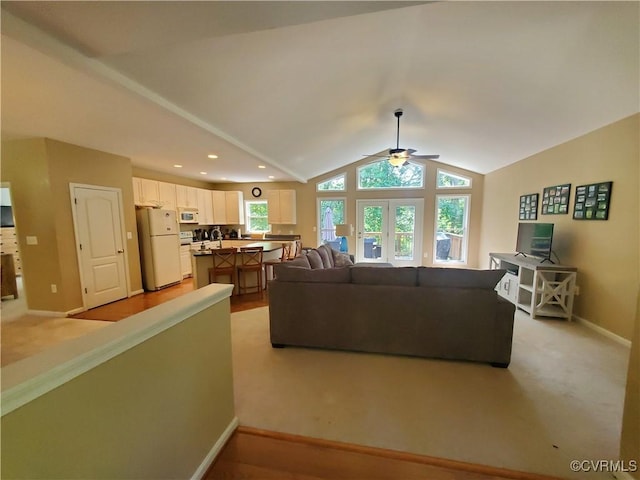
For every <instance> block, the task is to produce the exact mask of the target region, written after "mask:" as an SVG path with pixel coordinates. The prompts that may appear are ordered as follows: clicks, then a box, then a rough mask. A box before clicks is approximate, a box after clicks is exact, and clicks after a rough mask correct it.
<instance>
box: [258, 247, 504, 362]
mask: <svg viewBox="0 0 640 480" xmlns="http://www.w3.org/2000/svg"><path fill="white" fill-rule="evenodd" d="M318 257H320V262H318ZM351 263H352V262H351V260H350V259H349V258H348V256H344V254H339V253H338V252H335V251H332V250H331V249H330V248H322V247H320V248H318V249H317V250H313V251H310V252H307V254H306V255H304V256H302V257H298V258H296V259H295V260H293V261H291V262H287V263H284V264H282V265H276V268H275V274H276V278H275V279H274V280H272V281H271V282H270V283H269V321H270V335H271V343H272V345H273V346H274V347H284V346H299V347H316V348H327V349H338V350H351V351H358V352H372V353H387V354H399V355H411V356H420V357H431V358H441V359H450V360H468V361H476V362H488V363H490V364H491V365H493V366H497V367H507V366H508V365H509V362H510V359H511V341H512V333H513V316H514V311H515V307H514V306H513V304H511V303H510V302H507V301H505V300H503V299H502V298H500V297H499V296H498V295H497V293H496V292H495V290H494V287H495V285H496V284H497V283H498V281H499V280H500V279H501V278H502V276H503V275H504V273H505V272H504V271H502V270H465V269H450V268H429V267H388V268H377V267H374V266H370V265H362V266H361V265H352V264H351Z"/></svg>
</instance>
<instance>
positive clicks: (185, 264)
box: [180, 245, 191, 278]
mask: <svg viewBox="0 0 640 480" xmlns="http://www.w3.org/2000/svg"><path fill="white" fill-rule="evenodd" d="M180 269H181V271H182V278H187V277H190V276H191V245H180Z"/></svg>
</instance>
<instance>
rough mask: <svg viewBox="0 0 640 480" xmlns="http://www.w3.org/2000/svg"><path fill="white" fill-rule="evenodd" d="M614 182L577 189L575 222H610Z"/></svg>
mask: <svg viewBox="0 0 640 480" xmlns="http://www.w3.org/2000/svg"><path fill="white" fill-rule="evenodd" d="M612 186H613V182H601V183H591V184H589V185H580V186H579V187H576V199H575V203H574V204H573V219H574V220H608V219H609V202H610V201H611V187H612Z"/></svg>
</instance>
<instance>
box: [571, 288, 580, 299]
mask: <svg viewBox="0 0 640 480" xmlns="http://www.w3.org/2000/svg"><path fill="white" fill-rule="evenodd" d="M573 294H574V295H575V296H576V297H577V296H578V295H580V286H579V285H576V286H575V287H574V288H573Z"/></svg>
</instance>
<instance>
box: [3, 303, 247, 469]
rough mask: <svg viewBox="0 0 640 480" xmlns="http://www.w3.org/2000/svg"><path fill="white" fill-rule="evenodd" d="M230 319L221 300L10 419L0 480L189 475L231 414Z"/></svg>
mask: <svg viewBox="0 0 640 480" xmlns="http://www.w3.org/2000/svg"><path fill="white" fill-rule="evenodd" d="M131 320H133V318H132V319H131ZM229 322H230V314H229V300H228V299H225V300H224V301H222V302H219V303H217V304H215V305H213V306H211V307H208V308H206V309H205V310H202V311H200V312H198V313H196V314H195V315H193V316H192V317H191V318H188V319H186V320H184V321H183V322H181V323H179V324H177V325H175V326H173V327H171V328H169V329H167V330H164V331H163V332H162V333H160V334H158V335H156V336H154V337H152V338H150V339H149V340H147V341H145V342H143V343H141V344H139V345H136V346H135V347H133V348H131V349H129V350H127V351H125V352H124V353H122V354H120V355H118V356H116V357H114V358H112V359H111V360H109V361H108V362H105V363H102V364H100V365H98V366H97V367H95V368H93V369H91V370H89V371H88V372H86V373H84V374H82V375H80V376H79V377H76V378H74V379H73V380H71V381H69V382H67V383H65V384H63V385H61V386H60V387H58V388H55V389H53V390H51V391H49V392H48V393H46V394H45V395H42V396H40V397H38V398H36V399H35V400H33V401H31V402H29V403H27V404H26V405H24V406H22V407H21V408H18V409H17V410H13V411H12V412H10V413H8V414H6V415H4V416H3V417H2V478H47V479H71V478H85V479H86V478H112V479H116V478H121V479H124V478H136V479H158V478H185V479H186V478H191V477H192V475H193V474H194V473H195V472H196V469H198V467H200V465H201V464H202V462H203V461H204V460H205V458H206V457H207V455H208V454H209V453H210V451H211V449H212V447H213V446H214V445H215V444H216V442H218V440H220V439H221V437H222V435H223V433H225V430H227V429H228V428H229V427H230V425H231V424H232V422H233V420H234V416H235V413H234V401H233V378H232V366H231V331H230V323H229ZM106 328H109V327H106Z"/></svg>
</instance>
